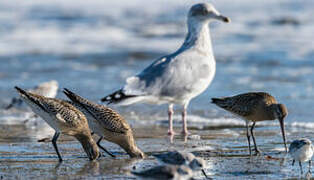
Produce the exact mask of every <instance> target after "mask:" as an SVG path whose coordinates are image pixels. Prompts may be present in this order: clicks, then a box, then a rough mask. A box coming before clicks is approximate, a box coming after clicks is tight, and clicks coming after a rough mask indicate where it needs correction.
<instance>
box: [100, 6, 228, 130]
mask: <svg viewBox="0 0 314 180" xmlns="http://www.w3.org/2000/svg"><path fill="white" fill-rule="evenodd" d="M213 20H219V21H223V22H230V19H229V18H227V17H225V16H223V15H221V14H220V13H219V12H218V11H217V10H216V9H215V8H214V6H213V5H211V4H209V3H199V4H195V5H193V6H192V7H191V9H190V11H189V13H188V18H187V24H188V34H187V36H186V38H185V41H184V43H183V44H182V46H181V47H180V48H179V49H178V50H177V51H176V52H174V53H172V54H169V55H166V56H163V57H161V58H159V59H157V60H156V61H155V62H153V63H152V64H151V65H150V66H148V67H147V68H146V69H144V70H143V71H142V72H141V73H139V74H138V75H136V76H132V77H129V78H127V80H126V84H125V85H124V87H123V88H122V89H120V90H118V91H115V92H113V93H112V94H110V95H107V96H106V97H104V98H102V99H101V101H103V102H108V103H114V104H117V105H130V104H134V103H137V102H144V103H151V104H168V105H169V106H168V120H169V129H168V134H169V135H173V134H175V132H174V131H173V127H172V117H173V105H174V104H178V105H181V106H182V107H183V108H182V122H183V123H182V124H183V126H182V134H185V135H187V134H188V129H187V123H186V116H187V108H188V105H189V102H190V101H191V99H193V98H195V97H196V96H198V95H199V94H201V93H202V92H204V91H205V90H206V89H207V87H208V86H209V85H210V83H211V82H212V80H213V78H214V75H215V71H216V62H215V58H214V54H213V50H212V44H211V38H210V33H209V26H208V24H209V23H210V22H212V21H213Z"/></svg>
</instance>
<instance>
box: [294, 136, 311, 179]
mask: <svg viewBox="0 0 314 180" xmlns="http://www.w3.org/2000/svg"><path fill="white" fill-rule="evenodd" d="M313 153H314V149H313V145H312V142H311V140H309V139H307V138H301V139H297V140H294V141H293V142H292V143H291V144H290V147H289V154H290V156H291V157H292V158H293V161H292V166H293V165H294V163H295V161H299V166H300V170H301V174H303V170H302V164H301V163H302V162H307V161H308V162H309V172H311V164H312V160H311V159H312V156H313Z"/></svg>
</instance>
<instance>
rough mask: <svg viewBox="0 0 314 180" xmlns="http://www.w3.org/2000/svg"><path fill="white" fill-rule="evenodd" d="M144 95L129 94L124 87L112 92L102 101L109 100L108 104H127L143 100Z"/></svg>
mask: <svg viewBox="0 0 314 180" xmlns="http://www.w3.org/2000/svg"><path fill="white" fill-rule="evenodd" d="M143 98H144V96H140V95H129V94H126V93H124V91H123V89H120V90H118V91H115V92H114V93H112V94H109V95H108V96H106V97H104V98H102V99H101V102H107V104H111V103H112V104H116V105H120V106H127V105H130V104H134V103H136V102H139V101H141V100H142V99H143Z"/></svg>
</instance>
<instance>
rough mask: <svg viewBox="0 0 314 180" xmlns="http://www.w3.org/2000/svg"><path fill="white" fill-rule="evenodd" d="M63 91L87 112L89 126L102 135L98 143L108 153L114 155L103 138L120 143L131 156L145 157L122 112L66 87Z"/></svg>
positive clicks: (76, 105)
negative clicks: (90, 99) (103, 141)
mask: <svg viewBox="0 0 314 180" xmlns="http://www.w3.org/2000/svg"><path fill="white" fill-rule="evenodd" d="M63 93H64V94H65V95H66V96H67V97H68V98H69V99H71V101H72V103H73V105H74V106H75V107H76V108H78V109H79V110H80V111H81V112H83V113H84V114H85V116H86V118H87V120H88V124H89V127H90V128H91V130H92V131H93V132H94V133H96V134H97V135H98V136H99V137H100V138H99V140H98V141H97V145H98V146H99V147H100V148H101V149H103V150H104V151H105V152H106V153H108V154H109V155H111V156H112V157H114V155H113V154H111V153H110V152H109V151H108V150H106V149H105V148H104V147H102V146H101V145H100V141H101V140H102V139H103V138H104V139H106V140H107V141H109V142H112V143H115V144H117V145H119V146H120V147H121V148H123V149H124V150H125V151H126V152H127V153H128V154H129V155H130V157H134V158H144V157H145V154H144V153H143V152H142V151H141V150H140V149H139V148H138V147H137V146H136V144H135V140H134V137H133V131H132V128H131V127H130V125H129V124H128V123H127V121H126V120H125V119H124V118H123V117H122V116H121V115H120V114H118V113H117V112H115V111H114V110H112V109H110V108H108V107H105V106H103V105H100V104H96V103H94V102H91V101H89V100H87V99H85V98H82V97H80V96H78V95H77V94H75V93H73V92H71V91H70V90H68V89H64V90H63Z"/></svg>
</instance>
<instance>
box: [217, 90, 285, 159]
mask: <svg viewBox="0 0 314 180" xmlns="http://www.w3.org/2000/svg"><path fill="white" fill-rule="evenodd" d="M212 103H213V104H215V105H217V106H218V107H221V108H222V109H225V110H227V111H229V112H231V113H232V114H235V115H236V116H239V117H240V118H242V119H244V120H245V122H246V135H247V140H248V145H249V152H250V155H252V153H251V142H250V133H249V124H250V122H253V124H252V126H251V136H252V139H253V142H254V147H255V153H256V154H259V153H260V150H259V149H258V148H257V145H256V141H255V136H254V127H255V124H256V122H259V121H266V120H275V119H278V120H279V123H280V128H281V133H282V138H283V142H284V145H285V150H286V152H288V150H287V144H286V135H285V126H284V119H285V117H286V116H287V115H288V110H287V108H286V106H285V105H284V104H279V103H278V102H277V101H276V99H275V98H274V97H273V96H271V95H270V94H268V93H265V92H249V93H244V94H239V95H236V96H231V97H223V98H212Z"/></svg>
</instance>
